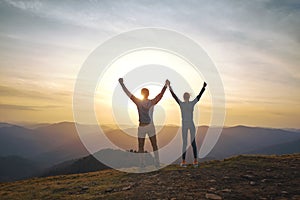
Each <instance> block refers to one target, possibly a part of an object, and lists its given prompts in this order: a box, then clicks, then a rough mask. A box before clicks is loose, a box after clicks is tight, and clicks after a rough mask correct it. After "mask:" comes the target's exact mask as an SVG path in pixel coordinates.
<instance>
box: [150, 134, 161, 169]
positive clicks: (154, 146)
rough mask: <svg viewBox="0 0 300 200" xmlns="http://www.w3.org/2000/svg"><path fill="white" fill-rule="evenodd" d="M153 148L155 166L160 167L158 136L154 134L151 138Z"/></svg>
mask: <svg viewBox="0 0 300 200" xmlns="http://www.w3.org/2000/svg"><path fill="white" fill-rule="evenodd" d="M149 139H150V142H151V145H152V148H153V153H154V159H155V163H154V164H155V166H159V154H158V147H157V141H156V135H155V134H154V135H153V136H151V137H149Z"/></svg>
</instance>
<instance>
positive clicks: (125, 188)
mask: <svg viewBox="0 0 300 200" xmlns="http://www.w3.org/2000/svg"><path fill="white" fill-rule="evenodd" d="M130 189H131V186H130V185H128V186H126V187H123V188H122V191H125V190H130Z"/></svg>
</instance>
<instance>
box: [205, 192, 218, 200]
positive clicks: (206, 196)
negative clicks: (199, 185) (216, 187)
mask: <svg viewBox="0 0 300 200" xmlns="http://www.w3.org/2000/svg"><path fill="white" fill-rule="evenodd" d="M205 198H207V199H214V200H222V197H220V196H219V195H216V194H212V193H206V194H205Z"/></svg>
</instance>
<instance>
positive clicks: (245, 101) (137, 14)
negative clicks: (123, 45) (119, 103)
mask: <svg viewBox="0 0 300 200" xmlns="http://www.w3.org/2000/svg"><path fill="white" fill-rule="evenodd" d="M140 27H162V28H167V29H172V30H175V31H178V32H181V33H183V34H185V35H187V36H188V37H190V38H193V39H194V40H195V41H196V42H197V43H199V44H200V45H201V46H202V47H203V48H204V49H205V50H206V52H207V53H208V55H209V56H210V57H211V59H212V60H213V61H214V63H215V65H216V67H217V69H218V71H219V74H220V76H221V78H222V80H223V86H224V89H225V95H226V120H225V125H226V126H233V125H240V124H242V125H248V126H262V127H274V128H300V123H299V119H300V91H299V86H300V68H299V67H300V66H299V64H300V2H299V1H297V0H294V1H292V0H285V1H281V0H274V1H271V0H252V1H246V0H245V1H243V0H242V1H233V0H228V1H227V0H225V1H201V0H200V1H196V0H195V1H179V0H178V1H176V0H175V1H171V0H168V1H150V0H149V1H145V0H136V1H133V0H132V1H131V0H129V1H118V0H116V1H110V0H107V1H101V0H99V1H96V0H91V1H10V0H3V1H0V72H1V74H0V94H1V100H0V121H2V122H9V123H25V122H26V123H45V122H46V123H53V122H60V121H73V114H72V95H73V90H74V84H75V80H76V76H77V74H78V72H79V70H80V68H81V66H82V64H83V63H84V61H85V60H86V59H87V57H88V55H89V54H90V53H91V52H92V51H93V50H94V49H95V48H96V47H98V46H99V45H100V44H101V43H102V42H104V41H105V40H107V39H108V38H110V37H112V36H114V35H116V34H119V33H122V32H124V31H129V30H131V29H134V28H140ZM182 67H184V66H182ZM111 78H112V79H115V80H116V85H117V80H118V78H119V77H117V76H116V77H114V76H113V75H112V76H111ZM166 78H167V77H166ZM171 81H172V80H171ZM196 82H197V84H198V83H199V86H198V87H197V88H193V90H194V91H190V92H192V93H193V94H194V95H195V93H196V92H197V91H198V90H199V89H201V86H202V85H201V84H202V82H203V80H197V81H196ZM208 87H209V83H208ZM107 89H108V90H109V88H107ZM112 89H113V88H112ZM130 89H135V88H130ZM155 90H156V91H159V90H158V89H155V88H154V93H155V92H156V91H155ZM101 92H102V91H97V94H98V95H99V94H100V95H101ZM181 93H182V91H179V95H180V97H181V96H182V94H181ZM106 95H107V96H111V95H112V94H106ZM125 104H127V102H126V103H125ZM161 106H162V107H163V106H165V107H166V108H167V110H168V113H165V115H166V118H167V123H169V124H178V123H179V122H180V115H179V108H178V106H177V105H176V104H175V102H174V101H173V100H172V98H171V96H170V94H167V95H166V96H165V97H164V99H163V101H162V102H161ZM210 106H211V104H210V93H209V91H208V92H206V93H205V94H204V96H203V99H202V100H201V103H200V104H199V105H198V108H199V109H200V110H201V119H202V121H200V123H199V124H200V125H209V122H210V120H209V118H210V109H209V108H210ZM106 109H107V110H109V109H110V108H109V107H107V108H106ZM130 109H134V107H132V105H131V107H130ZM99 112H100V111H99ZM97 114H98V115H99V113H98V111H97ZM100 115H101V113H100ZM132 116H133V120H136V119H135V115H134V114H132ZM106 123H113V122H111V121H110V119H109V118H108V119H107V121H106Z"/></svg>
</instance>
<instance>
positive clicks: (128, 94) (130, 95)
mask: <svg viewBox="0 0 300 200" xmlns="http://www.w3.org/2000/svg"><path fill="white" fill-rule="evenodd" d="M119 83H120V85H121V86H122V89H123V91H124V92H125V93H126V95H127V96H128V97H129V98H130V99H131V100H132V101H133V102H136V101H137V100H138V98H136V97H135V96H134V95H133V94H131V92H130V91H129V90H128V89H127V87H126V86H125V84H124V80H123V78H119Z"/></svg>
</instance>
